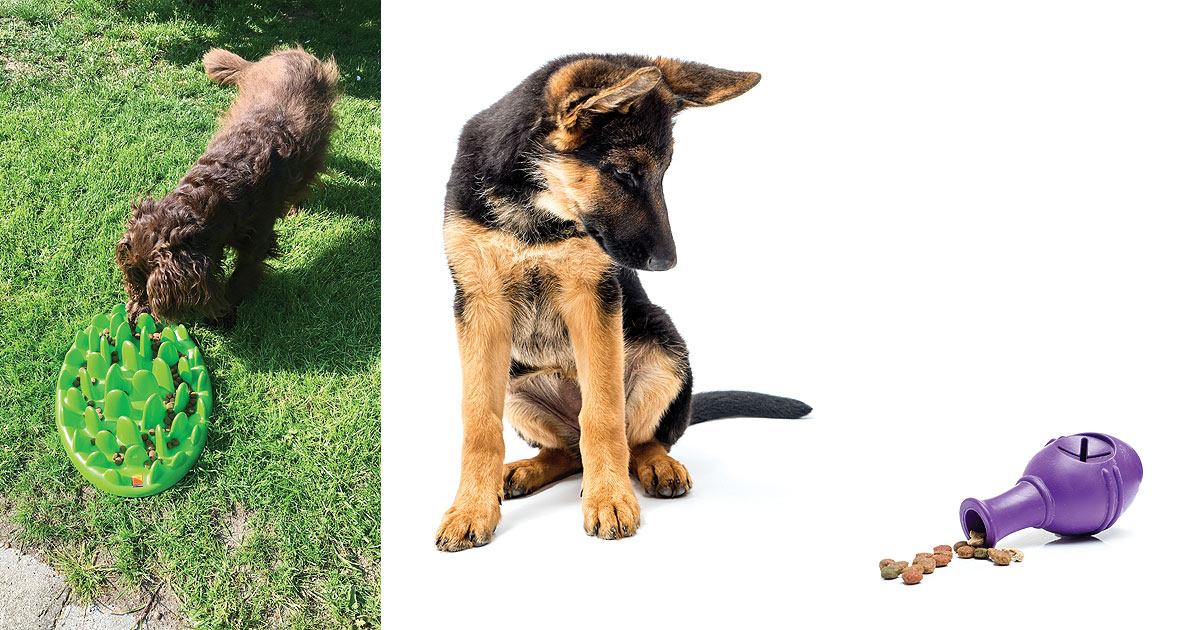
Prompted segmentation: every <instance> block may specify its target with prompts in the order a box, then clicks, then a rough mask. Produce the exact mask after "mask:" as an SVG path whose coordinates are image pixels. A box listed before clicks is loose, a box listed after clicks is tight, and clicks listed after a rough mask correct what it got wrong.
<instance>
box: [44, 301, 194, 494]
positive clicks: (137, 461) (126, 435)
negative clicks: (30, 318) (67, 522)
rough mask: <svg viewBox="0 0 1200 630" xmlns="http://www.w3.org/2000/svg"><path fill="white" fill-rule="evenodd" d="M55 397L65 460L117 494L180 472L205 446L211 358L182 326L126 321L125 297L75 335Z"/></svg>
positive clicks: (159, 485) (166, 481)
mask: <svg viewBox="0 0 1200 630" xmlns="http://www.w3.org/2000/svg"><path fill="white" fill-rule="evenodd" d="M156 333H158V334H156ZM55 397H56V404H55V421H56V424H57V425H58V436H59V438H61V439H62V444H63V447H64V448H66V449H67V457H68V458H70V460H71V463H72V464H75V468H78V469H79V472H80V473H82V474H83V478H84V479H87V480H88V481H89V482H91V484H92V485H93V486H96V487H97V488H99V489H100V490H103V491H104V492H107V493H109V494H115V495H119V496H123V497H145V496H150V495H152V494H156V493H159V492H162V491H163V490H166V489H167V488H170V487H171V486H173V485H175V482H177V481H179V480H180V479H182V478H183V476H184V475H185V474H187V471H188V469H190V468H191V467H192V464H194V463H196V459H197V458H199V457H200V450H201V449H203V448H204V441H205V439H206V438H207V437H208V423H209V418H210V416H211V414H212V407H213V394H212V382H211V381H210V380H209V376H208V368H206V367H205V366H204V359H203V358H202V357H201V356H200V348H198V347H196V344H195V343H194V342H193V341H192V339H191V338H190V337H189V336H188V333H187V329H185V328H184V327H183V326H182V325H177V326H165V327H164V328H163V329H162V331H161V333H159V331H158V330H157V329H156V328H155V325H154V319H153V318H152V317H150V315H148V314H142V315H141V316H140V317H138V320H137V331H136V332H135V331H132V330H130V328H129V322H128V321H127V319H126V317H125V305H124V304H118V305H117V306H116V307H115V308H113V310H112V313H111V314H109V315H97V316H96V317H95V319H93V320H92V323H91V324H89V325H88V326H87V328H84V329H83V330H82V331H80V332H79V334H77V335H75V344H74V345H72V346H71V349H70V350H68V351H67V356H66V358H65V359H63V366H62V370H61V371H60V372H59V373H58V385H57V387H56V392H55ZM151 453H153V456H151Z"/></svg>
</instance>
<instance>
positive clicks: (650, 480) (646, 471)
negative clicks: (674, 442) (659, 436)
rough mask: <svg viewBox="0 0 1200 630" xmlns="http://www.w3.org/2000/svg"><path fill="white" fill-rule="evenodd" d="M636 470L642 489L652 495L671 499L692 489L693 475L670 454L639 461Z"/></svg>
mask: <svg viewBox="0 0 1200 630" xmlns="http://www.w3.org/2000/svg"><path fill="white" fill-rule="evenodd" d="M636 472H637V476H638V481H641V482H642V489H644V490H645V491H646V494H648V495H650V496H652V497H662V498H664V499H671V498H674V497H681V496H683V495H685V494H687V493H688V490H691V489H692V477H691V475H689V474H688V471H687V468H685V467H684V466H683V464H681V463H679V461H678V460H676V459H675V458H674V457H671V456H669V455H662V456H660V457H655V458H652V459H649V460H643V461H639V462H638V463H637V471H636Z"/></svg>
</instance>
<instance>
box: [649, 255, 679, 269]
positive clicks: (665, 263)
mask: <svg viewBox="0 0 1200 630" xmlns="http://www.w3.org/2000/svg"><path fill="white" fill-rule="evenodd" d="M674 266H675V257H674V256H670V257H663V258H659V257H656V256H651V257H650V259H649V260H647V261H646V268H647V269H649V270H650V271H666V270H668V269H670V268H671V267H674Z"/></svg>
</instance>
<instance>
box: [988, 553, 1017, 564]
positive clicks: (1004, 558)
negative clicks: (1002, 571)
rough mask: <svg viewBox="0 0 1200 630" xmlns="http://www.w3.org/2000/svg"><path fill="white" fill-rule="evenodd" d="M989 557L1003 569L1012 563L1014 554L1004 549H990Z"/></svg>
mask: <svg viewBox="0 0 1200 630" xmlns="http://www.w3.org/2000/svg"><path fill="white" fill-rule="evenodd" d="M988 557H989V558H991V559H992V562H994V563H996V564H998V565H1000V566H1002V567H1003V566H1007V565H1008V563H1010V562H1012V554H1010V553H1008V552H1007V551H1004V550H1003V549H988Z"/></svg>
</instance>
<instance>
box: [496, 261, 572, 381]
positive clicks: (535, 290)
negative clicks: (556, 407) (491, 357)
mask: <svg viewBox="0 0 1200 630" xmlns="http://www.w3.org/2000/svg"><path fill="white" fill-rule="evenodd" d="M514 275H515V277H514V278H513V283H512V285H511V287H510V292H509V301H510V303H511V305H512V318H513V321H512V331H513V334H512V357H513V359H515V360H517V361H520V362H521V363H524V364H526V365H529V366H534V367H539V368H559V369H564V370H570V371H573V370H574V366H575V358H574V354H573V353H572V351H571V338H570V335H569V334H568V332H567V323H566V321H565V320H564V319H563V315H562V312H561V310H560V308H561V307H560V303H561V298H562V290H563V287H562V280H561V279H560V278H558V277H557V276H556V275H555V274H554V273H553V272H552V271H549V270H547V269H544V268H541V267H538V266H537V265H531V266H529V267H528V268H526V269H522V270H520V271H519V272H518V273H517V274H514Z"/></svg>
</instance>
